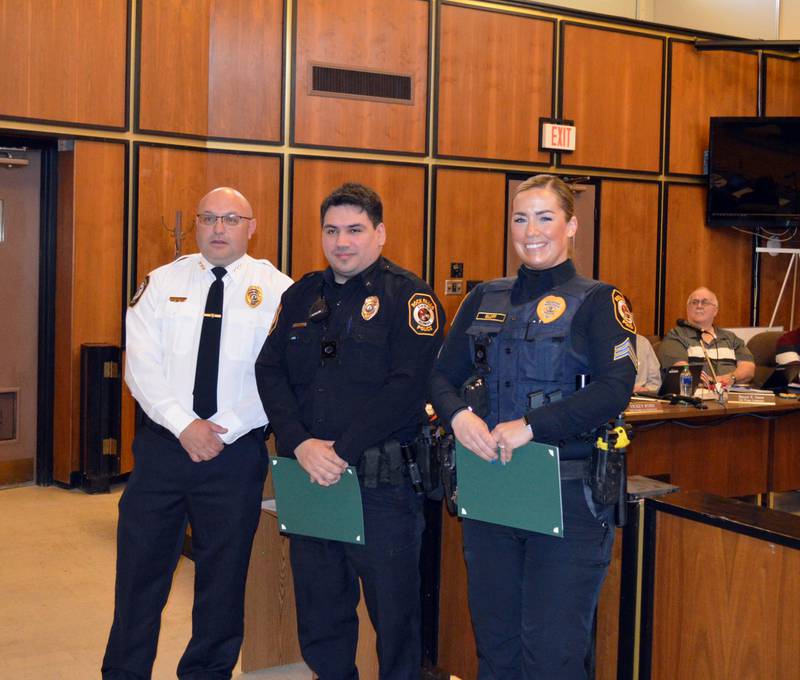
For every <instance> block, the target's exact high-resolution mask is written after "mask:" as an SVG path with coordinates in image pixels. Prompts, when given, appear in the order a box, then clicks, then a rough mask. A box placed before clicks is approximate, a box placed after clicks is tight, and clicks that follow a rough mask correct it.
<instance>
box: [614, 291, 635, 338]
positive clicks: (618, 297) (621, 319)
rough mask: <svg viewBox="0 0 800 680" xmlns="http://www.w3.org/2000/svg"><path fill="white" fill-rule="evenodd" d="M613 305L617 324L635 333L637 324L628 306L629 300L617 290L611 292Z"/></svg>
mask: <svg viewBox="0 0 800 680" xmlns="http://www.w3.org/2000/svg"><path fill="white" fill-rule="evenodd" d="M611 304H613V305H614V317H615V318H616V319H617V323H618V324H619V325H620V326H622V328H624V329H625V330H626V331H629V332H631V333H635V332H636V324H635V323H634V322H633V313H632V312H631V308H630V305H629V304H628V298H626V297H625V296H624V295H623V294H622V293H621V292H620V291H618V290H617V289H616V288H615V289H614V290H612V291H611Z"/></svg>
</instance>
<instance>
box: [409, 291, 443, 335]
mask: <svg viewBox="0 0 800 680" xmlns="http://www.w3.org/2000/svg"><path fill="white" fill-rule="evenodd" d="M408 326H409V328H410V329H411V330H412V331H414V332H415V333H416V334H417V335H434V334H435V333H436V331H438V330H439V310H438V309H437V308H436V301H435V300H434V299H433V296H432V295H429V294H428V293H414V294H413V295H412V296H411V297H410V298H409V300H408Z"/></svg>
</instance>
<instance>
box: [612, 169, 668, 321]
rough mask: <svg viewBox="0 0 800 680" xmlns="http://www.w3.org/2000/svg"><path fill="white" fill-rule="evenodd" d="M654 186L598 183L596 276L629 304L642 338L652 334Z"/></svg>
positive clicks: (655, 243) (655, 251)
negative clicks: (614, 289) (627, 299)
mask: <svg viewBox="0 0 800 680" xmlns="http://www.w3.org/2000/svg"><path fill="white" fill-rule="evenodd" d="M658 224H659V219H658V184H656V183H652V184H650V183H644V182H624V181H623V182H617V181H611V180H608V181H603V184H602V185H601V189H600V243H599V257H598V276H599V277H600V280H601V281H607V282H608V283H612V284H613V285H615V286H617V287H618V288H619V289H620V290H621V291H622V292H624V293H625V295H627V296H628V297H629V298H630V300H631V303H632V304H633V309H634V314H635V315H636V327H637V329H638V331H639V333H641V334H642V335H652V334H654V333H655V332H656V309H655V301H656V286H657V283H658V282H657V280H656V274H657V267H656V265H657V262H658V258H659V255H658Z"/></svg>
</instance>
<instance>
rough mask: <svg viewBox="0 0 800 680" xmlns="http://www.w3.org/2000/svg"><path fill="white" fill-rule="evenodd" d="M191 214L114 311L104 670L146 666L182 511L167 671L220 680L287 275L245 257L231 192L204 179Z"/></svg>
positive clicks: (237, 203) (230, 661)
mask: <svg viewBox="0 0 800 680" xmlns="http://www.w3.org/2000/svg"><path fill="white" fill-rule="evenodd" d="M197 213H198V214H197V217H196V236H197V245H198V246H199V248H200V253H196V254H194V255H187V256H185V257H181V258H179V259H178V260H176V261H174V262H172V263H170V264H168V265H165V266H163V267H160V268H159V269H156V270H155V271H153V272H151V273H150V275H149V276H147V277H146V278H145V280H144V282H143V283H142V285H141V286H140V287H139V290H138V291H137V292H136V295H135V296H134V298H133V299H132V300H131V303H130V307H129V309H128V314H127V317H126V334H127V345H126V367H125V380H126V382H127V384H128V386H129V387H130V389H131V392H132V394H133V396H134V398H135V399H136V401H137V402H138V403H139V406H140V407H141V408H142V410H143V411H144V413H145V414H146V419H145V424H144V426H143V427H140V428H139V429H138V431H137V433H136V438H135V439H134V442H133V452H134V455H135V458H136V465H135V467H134V470H133V473H132V474H131V477H130V479H129V481H128V485H127V488H126V489H125V493H124V494H123V496H122V499H121V500H120V504H119V526H118V533H117V583H116V599H115V611H114V623H113V626H112V628H111V635H110V637H109V641H108V647H107V649H106V655H105V659H104V660H103V678H104V679H106V680H122V679H123V678H124V679H125V680H133V679H134V678H135V679H137V680H141V679H145V678H149V677H150V674H151V672H152V666H153V660H154V658H155V655H156V645H157V642H158V631H159V625H160V621H161V610H162V609H163V608H164V604H165V603H166V600H167V595H168V594H169V589H170V585H171V583H172V573H173V571H174V569H175V565H176V563H177V561H178V557H179V556H180V551H181V546H182V544H183V537H184V534H185V528H186V523H187V520H188V521H189V522H191V525H192V547H193V551H194V560H195V601H194V610H193V612H192V639H191V640H190V641H189V645H188V647H187V648H186V651H185V653H184V655H183V658H182V659H181V661H180V664H179V665H178V671H177V674H178V677H179V678H183V679H185V680H200V679H201V678H202V680H211V679H212V678H220V679H222V678H230V677H231V671H232V669H233V666H234V665H235V664H236V660H237V658H238V656H239V648H240V646H241V642H242V633H243V626H244V585H245V579H246V577H247V565H248V562H249V559H250V548H251V545H252V541H253V535H254V534H255V530H256V526H257V524H258V518H259V513H260V508H261V496H262V489H263V484H264V478H265V476H266V473H267V454H266V449H265V446H264V427H265V425H266V424H267V417H266V415H265V414H264V409H263V408H262V406H261V401H260V400H259V398H258V392H257V389H256V382H255V375H254V370H253V362H254V361H255V358H256V356H257V354H258V351H259V349H260V347H261V345H262V344H263V341H264V338H265V337H266V332H267V329H268V328H269V325H270V323H271V322H272V320H273V317H274V315H275V311H276V309H277V307H278V300H279V299H280V295H281V294H282V293H283V291H284V290H286V288H287V287H288V286H289V285H290V284H291V282H292V281H291V279H290V278H289V277H288V276H285V275H284V274H282V273H281V272H279V271H278V270H277V269H275V267H273V266H272V265H271V264H270V263H269V262H267V261H266V260H255V259H253V258H251V257H249V256H248V255H247V254H246V251H247V243H248V240H249V239H250V237H251V236H252V235H253V232H254V231H255V228H256V221H255V218H254V217H253V212H252V208H251V207H250V204H249V202H248V201H247V199H246V198H245V197H244V196H242V194H240V193H239V192H238V191H236V190H234V189H230V188H224V187H223V188H218V189H214V190H213V191H211V192H210V193H208V194H207V195H206V196H204V197H203V199H202V200H201V201H200V203H199V205H198V208H197Z"/></svg>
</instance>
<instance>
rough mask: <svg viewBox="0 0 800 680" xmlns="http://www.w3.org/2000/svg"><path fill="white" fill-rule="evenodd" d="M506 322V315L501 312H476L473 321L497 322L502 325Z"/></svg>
mask: <svg viewBox="0 0 800 680" xmlns="http://www.w3.org/2000/svg"><path fill="white" fill-rule="evenodd" d="M505 320H506V315H505V314H503V313H502V312H478V316H476V317H475V321H497V322H498V323H503V322H504V321H505Z"/></svg>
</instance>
